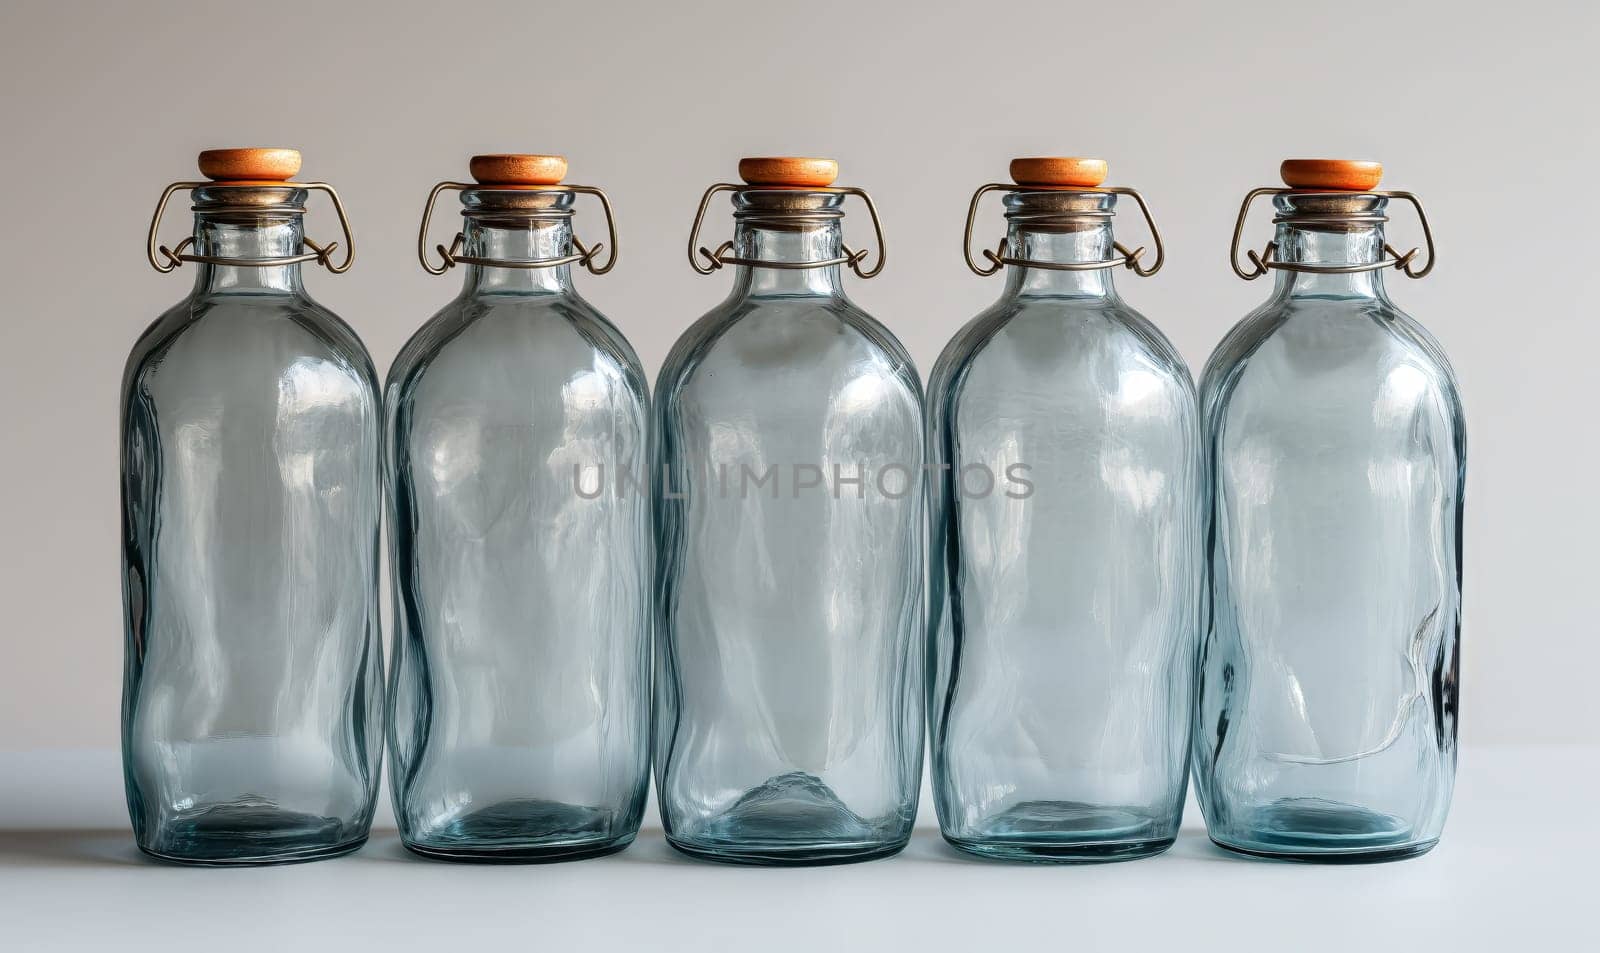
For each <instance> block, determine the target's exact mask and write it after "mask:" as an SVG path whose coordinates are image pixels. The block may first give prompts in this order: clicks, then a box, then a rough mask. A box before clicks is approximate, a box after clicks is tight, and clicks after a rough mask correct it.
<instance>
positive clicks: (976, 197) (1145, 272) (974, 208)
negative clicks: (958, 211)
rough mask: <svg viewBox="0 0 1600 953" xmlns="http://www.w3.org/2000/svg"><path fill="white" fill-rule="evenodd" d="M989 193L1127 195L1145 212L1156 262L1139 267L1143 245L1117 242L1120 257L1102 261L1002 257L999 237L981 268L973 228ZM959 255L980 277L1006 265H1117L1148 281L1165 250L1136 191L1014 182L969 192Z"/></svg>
mask: <svg viewBox="0 0 1600 953" xmlns="http://www.w3.org/2000/svg"><path fill="white" fill-rule="evenodd" d="M990 192H1017V193H1024V194H1033V193H1043V192H1083V193H1091V194H1093V193H1099V194H1110V195H1126V196H1129V197H1131V198H1132V199H1133V200H1134V201H1135V202H1137V203H1139V211H1140V212H1142V213H1144V220H1145V224H1147V225H1149V226H1150V237H1151V238H1152V239H1153V240H1154V241H1155V245H1156V260H1155V262H1154V263H1153V264H1151V265H1150V267H1149V268H1145V267H1143V266H1141V265H1140V264H1139V257H1140V256H1141V255H1143V254H1144V246H1143V245H1140V246H1139V247H1138V248H1135V249H1132V250H1131V251H1130V250H1129V249H1128V246H1126V245H1124V244H1122V243H1121V242H1119V241H1113V242H1112V243H1111V245H1112V247H1113V248H1115V249H1116V250H1117V252H1118V253H1119V254H1120V255H1121V256H1122V257H1121V258H1107V259H1106V260H1104V261H1034V260H1032V259H1030V258H1012V257H1010V256H1008V255H1006V254H1005V250H1006V240H1005V239H1004V238H1001V239H1000V244H999V245H998V246H996V248H995V250H994V251H989V250H988V249H987V248H986V249H984V250H983V257H984V258H985V259H987V260H988V261H989V263H990V267H988V268H984V267H982V266H980V265H979V264H978V263H977V261H976V260H974V259H973V257H972V228H973V223H974V221H975V220H976V219H977V216H978V203H979V202H980V201H982V199H983V197H984V196H985V195H987V194H989V193H990ZM961 256H962V257H963V258H965V259H966V261H967V267H968V268H970V269H972V273H973V274H975V275H978V276H979V277H981V278H987V277H989V276H990V275H993V274H995V273H997V272H999V271H1000V269H1001V268H1004V267H1005V266H1006V265H1017V266H1019V267H1023V268H1044V269H1048V270H1050V271H1099V270H1100V269H1102V268H1116V267H1117V266H1119V265H1120V266H1122V267H1124V268H1127V269H1128V270H1130V271H1132V272H1133V273H1134V274H1136V275H1138V276H1139V277H1141V278H1148V277H1150V276H1151V275H1153V274H1155V273H1156V272H1158V271H1160V270H1161V266H1162V265H1163V264H1165V263H1166V260H1167V251H1166V247H1165V246H1163V245H1162V243H1161V232H1160V230H1159V229H1157V228H1156V220H1155V218H1154V217H1152V216H1151V214H1150V206H1149V205H1147V204H1145V201H1144V196H1142V195H1140V194H1139V192H1138V191H1137V190H1136V189H1130V188H1125V187H1121V186H1104V187H1096V188H1041V187H1038V186H1026V185H1017V184H1016V183H1015V182H990V183H988V184H987V185H981V186H979V187H978V191H976V192H974V193H972V202H971V203H969V204H968V205H967V227H966V231H965V232H964V237H963V238H962V240H961Z"/></svg>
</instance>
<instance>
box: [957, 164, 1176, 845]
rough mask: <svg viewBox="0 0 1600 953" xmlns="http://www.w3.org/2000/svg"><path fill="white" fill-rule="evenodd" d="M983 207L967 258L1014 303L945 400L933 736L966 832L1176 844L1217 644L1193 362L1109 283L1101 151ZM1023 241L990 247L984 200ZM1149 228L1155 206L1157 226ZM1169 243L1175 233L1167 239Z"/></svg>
mask: <svg viewBox="0 0 1600 953" xmlns="http://www.w3.org/2000/svg"><path fill="white" fill-rule="evenodd" d="M1011 174H1012V177H1013V179H1015V181H1016V183H1017V184H1014V185H1013V184H991V185H986V186H983V187H982V188H980V189H979V190H978V192H977V194H975V195H974V196H973V200H972V205H971V210H970V212H969V215H968V220H967V240H966V246H965V247H966V255H967V264H968V266H969V267H971V268H972V270H973V271H975V272H977V273H978V274H980V275H992V274H994V273H996V272H998V271H1000V270H1001V268H1002V267H1006V268H1007V269H1008V271H1007V281H1006V288H1005V291H1004V292H1003V293H1002V294H1001V297H1000V300H999V301H998V302H996V303H995V304H994V305H993V306H992V307H990V308H989V309H988V310H987V311H985V312H983V313H982V314H980V315H979V316H978V317H977V318H975V319H973V320H972V322H971V323H969V324H968V325H967V326H966V327H964V328H963V329H962V330H961V331H960V332H959V333H958V334H957V335H956V336H955V338H954V339H953V340H952V341H951V342H950V344H949V345H948V346H947V347H946V348H945V350H944V354H943V355H942V356H941V357H940V358H939V362H938V364H937V365H936V366H935V368H934V371H933V375H932V377H931V378H930V381H929V385H928V406H929V434H928V444H929V452H930V455H931V456H932V459H933V462H934V464H935V472H936V473H938V474H939V475H940V478H939V479H937V480H936V481H935V482H934V485H933V494H932V495H933V499H934V509H933V513H934V516H933V539H932V547H933V549H932V552H933V559H932V560H931V562H932V565H933V573H932V577H933V586H934V589H933V593H932V594H933V599H932V605H933V607H934V609H935V613H936V614H935V616H934V618H933V619H932V620H930V621H931V624H930V626H929V631H930V638H931V642H932V653H931V656H930V658H931V663H930V672H929V676H930V677H929V680H928V684H929V700H928V708H929V726H930V731H931V735H932V740H931V745H932V753H933V789H934V802H935V804H936V806H937V808H938V812H939V822H940V826H941V827H942V829H943V831H944V836H945V838H946V839H947V840H948V841H949V842H950V843H952V844H954V845H955V846H957V847H959V848H962V849H964V850H967V851H971V852H973V853H976V854H980V855H984V856H989V857H999V858H1009V859H1017V860H1033V861H1093V860H1117V859H1127V858H1133V857H1142V856H1147V855H1149V854H1154V853H1159V852H1160V851H1163V850H1165V849H1166V848H1167V847H1168V846H1170V845H1171V844H1172V841H1173V838H1174V837H1176V836H1177V832H1178V823H1179V821H1180V819H1181V818H1182V815H1183V799H1184V794H1185V792H1186V788H1187V782H1188V739H1189V716H1190V686H1191V685H1192V683H1193V678H1194V656H1195V648H1196V645H1197V643H1198V633H1199V628H1198V627H1199V605H1200V567H1201V542H1200V515H1201V499H1202V490H1201V487H1202V484H1201V480H1200V472H1199V434H1200V428H1199V415H1198V412H1197V409H1196V403H1195V391H1194V384H1193V382H1192V381H1191V379H1190V376H1189V370H1188V368H1187V367H1186V366H1185V364H1184V362H1183V358H1182V357H1181V356H1179V354H1178V352H1177V351H1176V350H1175V349H1174V348H1173V347H1172V345H1171V344H1170V343H1169V342H1168V341H1167V339H1166V338H1165V337H1164V336H1162V334H1161V332H1160V331H1158V330H1156V328H1155V326H1154V325H1152V324H1151V323H1150V322H1149V321H1147V320H1145V318H1144V317H1143V316H1142V315H1140V314H1139V313H1138V312H1137V311H1135V310H1134V309H1133V308H1131V307H1129V306H1128V305H1127V304H1126V303H1125V302H1124V301H1123V300H1122V298H1121V297H1120V296H1119V295H1118V293H1117V290H1116V288H1115V286H1114V285H1113V283H1112V270H1113V269H1114V268H1118V267H1124V266H1125V267H1127V268H1129V269H1136V270H1137V273H1138V274H1140V275H1150V274H1154V273H1155V271H1156V270H1157V269H1158V268H1160V266H1161V263H1162V254H1161V245H1160V237H1159V235H1157V236H1156V251H1157V254H1156V256H1155V261H1153V262H1152V263H1151V264H1150V265H1149V267H1148V268H1146V267H1144V266H1141V265H1140V264H1139V263H1138V259H1139V258H1140V257H1141V253H1142V251H1143V249H1139V250H1138V251H1130V250H1129V249H1128V248H1126V247H1125V246H1123V245H1121V244H1119V243H1117V242H1116V241H1115V239H1114V238H1113V235H1112V224H1111V223H1112V215H1113V210H1114V209H1115V207H1116V204H1117V200H1118V198H1119V197H1120V196H1129V197H1132V198H1133V199H1135V200H1136V201H1137V202H1138V204H1139V208H1140V209H1141V210H1144V200H1143V199H1142V198H1140V197H1139V195H1138V193H1137V192H1134V191H1133V190H1131V189H1108V188H1101V187H1100V185H1101V182H1102V181H1104V179H1105V174H1106V164H1105V163H1104V162H1102V161H1100V160H1094V159H1062V158H1048V159H1017V160H1015V161H1013V162H1012V163H1011ZM991 191H1001V192H1004V193H1005V198H1004V201H1005V207H1006V217H1007V218H1008V220H1009V222H1010V226H1009V231H1008V234H1007V236H1006V239H1005V240H1004V242H1003V243H1002V244H1001V246H1000V248H999V250H998V251H996V252H986V253H985V257H986V258H988V259H989V261H990V262H991V264H990V266H988V267H980V266H979V265H978V264H977V263H976V262H974V261H973V258H972V253H971V237H972V218H973V214H974V213H976V211H977V208H978V203H979V200H980V199H981V198H982V196H983V195H984V194H985V193H987V192H991ZM1146 218H1147V219H1148V212H1147V211H1146ZM1151 230H1152V233H1153V234H1154V223H1153V222H1152V223H1151Z"/></svg>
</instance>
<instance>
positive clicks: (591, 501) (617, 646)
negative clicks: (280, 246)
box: [385, 155, 651, 861]
mask: <svg viewBox="0 0 1600 953" xmlns="http://www.w3.org/2000/svg"><path fill="white" fill-rule="evenodd" d="M471 169H472V174H473V178H474V179H475V183H474V184H461V183H454V182H444V183H440V184H439V185H438V186H436V187H435V188H434V190H433V194H432V195H430V196H429V199H428V206H427V212H426V213H425V217H424V220H423V226H422V231H421V235H420V236H419V239H418V242H419V243H418V249H417V250H418V254H419V256H421V258H422V264H423V267H424V268H425V269H427V270H428V271H429V272H430V273H432V274H443V273H444V272H445V271H446V270H448V269H449V268H452V267H454V266H455V265H457V264H460V265H463V266H465V268H464V270H465V280H464V281H463V283H462V288H461V293H460V294H459V295H458V296H457V297H456V298H455V300H453V301H451V302H450V303H449V304H447V305H445V307H444V308H443V309H442V310H440V311H439V312H438V313H437V314H436V315H434V317H433V318H432V319H431V320H429V321H428V323H427V324H425V325H423V326H422V328H421V330H419V331H418V332H417V333H416V334H415V335H414V336H413V337H412V338H411V340H410V342H409V343H407V344H406V346H405V347H404V348H403V349H402V350H401V352H400V354H399V356H398V357H397V358H396V359H395V362H394V366H393V367H392V368H391V370H390V372H389V380H388V386H387V389H386V396H385V413H386V419H387V428H388V429H387V437H388V441H387V448H388V461H387V469H386V474H387V478H388V486H389V500H390V507H391V509H390V525H391V527H392V530H391V533H390V544H391V559H390V562H391V565H392V567H393V572H394V576H393V587H392V589H393V596H394V606H395V609H394V618H395V623H396V625H395V644H394V661H393V679H394V681H393V683H392V685H391V690H390V716H389V731H390V735H389V750H390V772H389V776H390V784H391V789H392V792H393V796H394V809H395V816H396V818H397V819H398V821H399V826H400V836H401V840H402V841H403V842H404V843H405V845H406V847H408V848H410V849H411V850H412V851H415V852H417V853H419V854H422V855H425V856H430V857H437V858H443V859H451V860H477V861H519V860H520V861H533V860H555V859H569V858H579V857H589V856H598V855H601V854H607V853H611V852H613V851H618V850H621V849H622V848H624V847H626V846H627V845H628V844H629V843H631V842H632V841H633V838H634V835H635V834H636V833H638V830H639V821H640V817H641V815H642V813H643V810H644V800H645V792H646V788H647V785H648V782H649V770H650V748H649V723H650V707H649V698H650V672H649V652H650V648H649V631H650V629H649V625H650V622H649V606H650V599H649V586H650V547H651V535H650V508H649V498H648V491H647V490H646V488H645V487H646V483H645V473H644V470H645V455H646V453H647V451H648V436H647V435H648V425H649V412H648V398H647V396H646V391H645V386H646V385H645V377H644V371H643V368H641V367H640V365H639V359H638V358H637V357H636V356H635V355H634V352H633V348H632V347H630V346H629V345H628V342H627V341H626V340H625V339H624V338H623V336H622V334H621V332H619V331H618V330H617V329H616V327H615V326H613V325H612V324H611V322H610V321H608V320H606V318H605V316H604V315H602V314H601V313H600V312H598V311H596V310H595V309H594V307H593V306H592V305H590V304H589V303H588V302H587V301H585V300H584V299H583V298H582V297H581V296H579V294H578V292H577V290H576V289H575V288H574V287H573V284H572V275H571V266H572V265H574V264H580V265H582V266H584V267H586V268H588V269H589V270H590V271H591V272H592V273H594V274H597V275H600V274H605V273H606V272H607V271H609V270H610V269H611V267H612V265H613V264H615V262H616V229H615V226H614V225H612V224H611V221H612V219H611V206H610V203H609V202H607V201H606V198H605V195H604V193H602V192H601V191H600V190H598V189H594V188H590V187H587V186H580V185H563V184H561V180H562V179H563V178H564V177H565V175H566V171H567V163H566V160H565V159H563V158H561V157H559V156H540V155H489V156H475V157H474V158H473V159H472V163H471ZM446 190H453V191H457V192H459V193H460V195H461V203H462V206H463V209H462V213H461V214H462V215H463V217H464V219H465V225H464V227H463V229H462V231H461V232H460V233H459V234H457V235H456V238H455V241H454V242H453V243H452V245H451V247H450V248H448V249H447V248H445V247H443V246H440V247H439V249H438V250H439V253H440V254H441V255H443V256H444V260H443V264H442V265H439V266H434V265H431V264H429V262H428V256H427V252H426V247H425V244H424V243H425V241H426V236H427V231H428V224H427V222H428V218H429V217H431V214H432V209H433V204H434V201H435V200H436V199H437V198H438V196H439V194H440V193H441V192H443V191H446ZM580 194H587V195H592V196H595V197H597V198H599V199H600V200H601V202H602V203H603V205H604V208H605V212H606V221H607V224H608V226H609V227H610V234H611V238H610V243H611V250H610V253H609V257H608V258H607V259H606V261H605V263H604V264H603V265H602V264H599V263H598V257H599V254H600V252H601V250H602V246H601V245H598V244H597V245H595V246H594V247H593V248H586V247H584V245H583V244H582V242H580V241H578V240H577V239H576V238H575V237H574V235H573V229H572V215H573V203H574V201H575V200H576V198H577V197H578V196H579V195H580Z"/></svg>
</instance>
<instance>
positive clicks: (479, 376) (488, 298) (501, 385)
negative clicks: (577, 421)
mask: <svg viewBox="0 0 1600 953" xmlns="http://www.w3.org/2000/svg"><path fill="white" fill-rule="evenodd" d="M594 374H599V375H600V376H602V377H605V378H608V379H610V380H611V381H613V382H616V383H618V384H620V385H621V386H620V388H608V389H613V390H620V391H621V392H624V393H626V394H630V395H632V396H633V397H635V398H636V399H637V400H638V401H639V402H640V403H643V402H645V401H646V400H647V399H648V390H647V383H646V378H645V373H644V367H643V365H642V364H641V363H640V361H639V357H638V354H637V353H636V352H635V351H634V349H633V346H632V345H631V344H630V343H629V342H628V340H627V338H626V337H625V336H623V334H622V332H621V331H620V330H618V329H617V327H616V326H615V325H614V324H612V323H611V321H610V320H609V319H608V318H606V317H605V315H603V314H601V313H600V312H599V311H598V310H597V309H595V308H594V307H593V306H592V305H590V304H589V303H588V302H587V301H585V300H584V299H582V298H581V297H579V296H577V295H576V294H567V295H503V294H497V295H484V296H473V295H462V296H459V297H457V298H455V299H452V300H451V301H450V302H448V303H447V304H446V305H445V306H444V307H442V308H440V309H439V311H437V312H435V313H434V315H433V316H432V317H431V318H429V319H428V320H427V321H426V322H424V323H423V325H422V326H421V327H420V328H418V329H417V331H416V332H415V333H413V334H412V336H411V338H410V339H409V340H408V341H407V342H406V344H405V345H404V346H403V347H402V348H401V349H400V352H399V354H398V355H396V357H395V360H394V362H393V363H392V364H391V365H390V368H389V375H388V380H387V383H386V386H385V389H386V392H387V394H388V399H389V401H390V402H391V403H392V402H393V401H395V400H397V399H400V398H401V397H408V398H409V397H411V396H413V395H414V394H415V393H416V391H417V389H418V388H419V387H422V388H433V387H438V388H440V389H442V390H449V391H452V392H456V393H458V394H460V393H463V392H464V391H472V392H475V393H478V394H480V395H487V394H489V392H491V391H495V390H500V391H506V392H508V393H509V392H517V393H522V392H525V390H526V388H527V387H529V386H536V385H537V384H538V383H539V382H540V381H545V382H548V383H549V384H550V386H552V387H560V386H563V385H566V384H568V383H570V382H571V381H573V380H575V379H577V378H578V377H580V376H583V377H585V378H587V377H589V376H590V375H594Z"/></svg>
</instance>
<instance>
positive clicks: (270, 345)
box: [123, 294, 378, 399]
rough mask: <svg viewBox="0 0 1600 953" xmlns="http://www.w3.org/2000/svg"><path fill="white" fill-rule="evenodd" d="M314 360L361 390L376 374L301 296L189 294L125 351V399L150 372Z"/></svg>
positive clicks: (367, 357)
mask: <svg viewBox="0 0 1600 953" xmlns="http://www.w3.org/2000/svg"><path fill="white" fill-rule="evenodd" d="M307 359H320V361H321V362H322V363H323V364H324V365H325V366H324V367H322V368H321V369H322V370H327V369H328V367H332V368H334V369H335V373H342V374H344V375H345V376H348V377H349V378H351V379H352V380H353V381H355V382H357V383H358V384H359V385H360V387H361V388H362V389H363V390H365V391H367V392H368V394H369V396H371V397H374V398H375V397H376V395H377V393H378V377H377V370H376V368H375V366H374V365H373V361H372V356H371V354H370V353H368V351H367V348H366V345H365V344H363V343H362V341H361V339H360V337H359V336H358V335H357V334H356V332H355V330H354V329H352V328H351V327H350V325H349V324H348V323H346V322H345V321H344V320H343V319H342V318H340V317H339V316H338V315H337V314H335V313H334V312H333V311H331V310H329V309H328V308H326V307H324V306H323V305H321V304H319V303H317V302H316V301H314V300H312V299H311V298H309V297H306V296H304V295H248V294H227V295H190V296H188V297H186V298H184V299H183V300H182V301H179V302H178V303H177V304H175V305H173V306H172V307H171V308H169V309H167V311H165V312H164V313H163V314H162V315H161V316H160V317H159V318H157V319H156V320H155V321H154V322H152V323H151V325H150V326H149V327H148V328H146V329H145V331H144V333H143V334H141V335H140V337H139V338H138V340H137V341H136V342H135V344H134V346H133V349H132V350H131V352H130V353H129V356H128V361H127V364H126V367H125V370H124V375H123V392H124V399H126V397H127V396H128V395H129V394H130V393H131V392H132V391H133V390H134V389H135V388H136V387H140V386H145V385H144V383H142V381H146V380H147V379H148V378H149V377H150V376H151V375H154V374H163V375H165V374H172V375H179V376H187V377H194V376H196V375H200V376H205V377H211V378H215V379H216V380H217V381H218V383H219V384H220V383H222V380H221V378H220V377H219V376H218V375H220V374H224V373H227V372H229V371H232V372H234V373H247V372H248V371H249V370H250V369H251V368H258V369H262V370H265V371H267V372H269V373H278V372H279V371H282V370H286V369H287V368H289V367H291V366H295V365H300V364H303V363H304V362H305V361H306V360H307Z"/></svg>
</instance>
